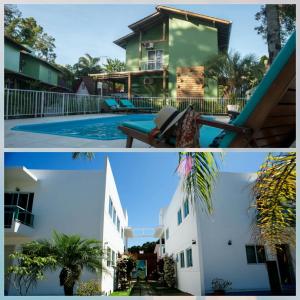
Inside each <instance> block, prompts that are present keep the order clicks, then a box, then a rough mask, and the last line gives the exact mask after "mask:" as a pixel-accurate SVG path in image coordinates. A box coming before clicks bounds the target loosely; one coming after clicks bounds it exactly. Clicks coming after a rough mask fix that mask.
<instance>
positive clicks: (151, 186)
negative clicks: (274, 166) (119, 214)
mask: <svg viewBox="0 0 300 300" xmlns="http://www.w3.org/2000/svg"><path fill="white" fill-rule="evenodd" d="M266 155H267V153H265V152H248V153H247V152H246V153H245V152H242V153H241V152H228V153H227V154H226V155H225V156H224V160H223V162H222V164H221V171H226V172H256V171H258V169H259V166H260V165H261V163H262V162H263V161H264V159H265V158H266ZM107 156H108V157H109V159H110V163H111V166H112V170H113V174H114V177H115V181H116V184H117V188H118V192H119V196H120V199H121V201H122V205H123V206H124V207H125V208H126V209H127V211H128V215H129V225H130V226H137V227H141V226H142V227H143V226H145V227H147V226H156V225H158V213H159V209H160V208H161V207H164V206H166V205H168V203H169V202H170V200H171V198H172V196H173V194H174V192H175V189H176V187H177V184H178V180H179V177H178V175H177V174H176V172H175V169H176V166H177V163H178V154H177V153H176V152H171V153H170V152H169V153H162V152H160V153H150V152H148V153H147V152H144V153H125V152H123V153H118V152H115V153H96V156H95V159H93V160H92V161H88V160H85V159H78V160H73V159H72V158H71V153H66V152H60V153H55V152H52V153H47V152H38V153H37V152H34V153H30V152H24V153H22V152H19V153H17V152H11V153H5V166H6V167H12V166H25V167H27V168H29V169H30V168H36V169H98V170H99V169H100V170H103V169H104V161H105V157H107ZM145 241H146V239H132V240H131V241H130V242H129V245H134V244H140V243H143V242H145Z"/></svg>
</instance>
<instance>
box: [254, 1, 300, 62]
mask: <svg viewBox="0 0 300 300" xmlns="http://www.w3.org/2000/svg"><path fill="white" fill-rule="evenodd" d="M255 19H256V20H257V21H259V22H260V25H259V26H257V27H255V30H256V31H257V33H258V34H260V35H262V37H263V39H264V40H266V42H267V44H268V51H269V62H270V63H272V61H273V60H274V58H275V57H276V55H277V53H278V52H279V50H280V48H281V44H282V43H284V42H285V40H286V38H287V37H288V36H289V35H290V34H291V33H292V32H293V31H294V30H295V29H296V5H295V4H276V5H275V4H267V5H263V6H261V9H260V11H259V12H257V13H256V15H255Z"/></svg>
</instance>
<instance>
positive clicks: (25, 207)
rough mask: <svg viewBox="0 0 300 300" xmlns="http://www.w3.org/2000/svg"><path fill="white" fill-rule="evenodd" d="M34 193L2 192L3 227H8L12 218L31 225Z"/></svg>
mask: <svg viewBox="0 0 300 300" xmlns="http://www.w3.org/2000/svg"><path fill="white" fill-rule="evenodd" d="M33 198H34V193H24V192H18V193H4V227H5V228H10V227H11V225H12V221H13V218H14V220H17V221H18V222H21V223H23V224H25V225H28V226H33V214H32V205H33Z"/></svg>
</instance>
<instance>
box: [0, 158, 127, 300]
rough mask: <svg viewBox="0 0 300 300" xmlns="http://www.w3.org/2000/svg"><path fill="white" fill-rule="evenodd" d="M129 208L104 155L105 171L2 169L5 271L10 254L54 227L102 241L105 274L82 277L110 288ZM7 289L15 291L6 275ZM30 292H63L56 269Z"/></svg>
mask: <svg viewBox="0 0 300 300" xmlns="http://www.w3.org/2000/svg"><path fill="white" fill-rule="evenodd" d="M127 226H128V216H127V212H126V211H125V210H124V209H123V208H122V205H121V202H120V199H119V195H118V191H117V187H116V184H115V181H114V177H113V174H112V170H111V167H110V164H109V161H108V159H107V161H106V166H105V170H104V171H92V170H88V171H80V170H28V169H26V168H25V167H20V168H8V169H6V170H5V240H4V241H5V269H6V270H7V267H8V266H9V263H10V262H9V258H8V256H9V254H10V253H11V252H13V251H14V250H16V249H18V246H19V245H20V244H22V243H24V242H27V241H32V240H37V239H41V238H43V239H44V238H50V237H51V234H52V230H53V229H55V230H56V231H58V232H62V233H65V234H79V235H80V236H82V237H83V238H93V239H97V240H99V241H102V242H103V247H104V248H105V250H106V252H107V255H108V259H107V260H104V261H103V263H104V264H105V265H107V270H108V272H103V273H102V274H97V275H96V274H90V273H88V272H86V271H84V273H83V275H82V276H81V280H84V281H85V280H88V279H92V278H93V279H96V278H97V279H98V280H99V282H100V284H101V287H102V290H103V291H104V292H105V293H107V294H108V293H110V292H111V291H113V288H114V268H113V265H114V264H115V262H116V258H117V255H118V254H121V253H123V252H124V247H125V244H124V240H125V238H124V232H125V230H124V229H125V227H127ZM5 292H6V294H8V295H14V294H16V290H14V288H13V285H12V283H11V282H10V281H9V279H6V281H5ZM31 293H32V295H63V294H64V293H63V287H61V286H60V285H59V270H58V271H57V272H52V273H47V274H46V279H45V280H43V281H40V282H39V283H38V286H37V287H36V288H34V289H33V290H32V292H31Z"/></svg>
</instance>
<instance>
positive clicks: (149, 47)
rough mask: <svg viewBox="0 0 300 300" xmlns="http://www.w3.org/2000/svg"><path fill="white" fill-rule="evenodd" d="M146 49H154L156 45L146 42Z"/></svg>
mask: <svg viewBox="0 0 300 300" xmlns="http://www.w3.org/2000/svg"><path fill="white" fill-rule="evenodd" d="M144 47H145V48H146V49H153V48H154V43H150V42H146V43H144Z"/></svg>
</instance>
